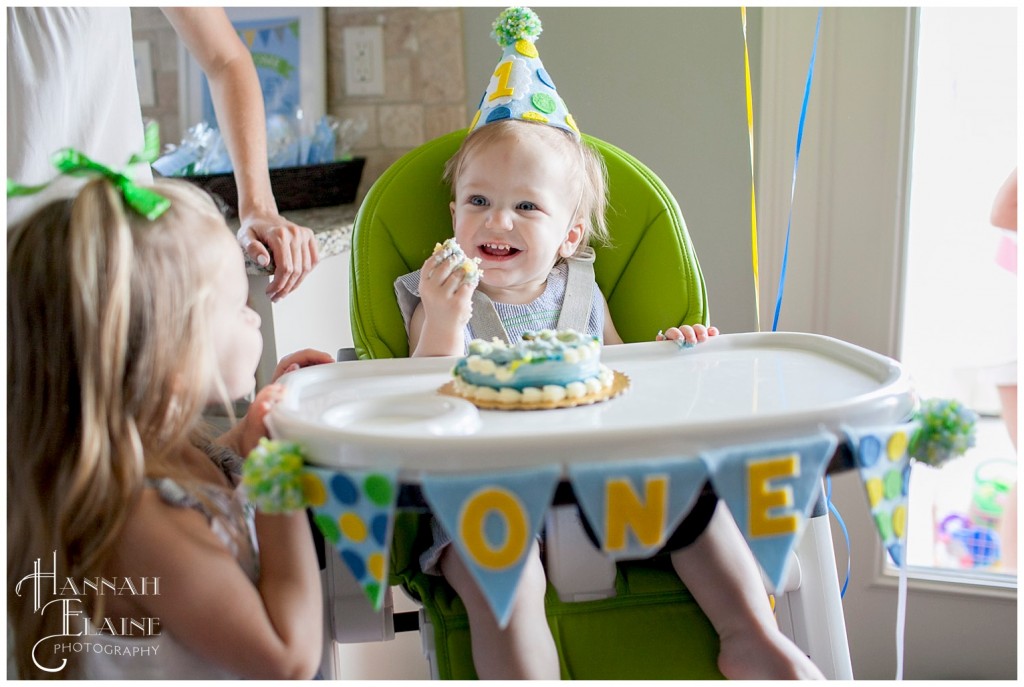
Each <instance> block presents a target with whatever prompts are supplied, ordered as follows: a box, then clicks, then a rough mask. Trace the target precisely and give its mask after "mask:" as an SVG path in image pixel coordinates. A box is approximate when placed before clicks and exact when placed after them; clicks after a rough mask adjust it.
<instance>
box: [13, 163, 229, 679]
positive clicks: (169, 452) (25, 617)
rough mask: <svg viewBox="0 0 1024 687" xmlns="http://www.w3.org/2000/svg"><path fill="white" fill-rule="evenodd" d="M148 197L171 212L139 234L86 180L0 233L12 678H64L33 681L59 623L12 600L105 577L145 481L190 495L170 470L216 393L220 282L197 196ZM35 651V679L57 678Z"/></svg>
mask: <svg viewBox="0 0 1024 687" xmlns="http://www.w3.org/2000/svg"><path fill="white" fill-rule="evenodd" d="M152 188H153V189H154V190H155V191H157V192H158V193H160V194H161V195H163V196H165V197H167V198H168V199H170V201H171V207H170V209H169V210H167V211H166V212H165V213H164V214H163V215H162V216H161V217H160V218H159V219H157V220H155V221H152V222H150V221H147V220H145V219H144V218H142V217H140V216H139V215H137V214H136V213H134V212H132V211H130V210H129V211H126V210H125V208H124V204H123V201H122V199H121V196H120V194H119V193H118V191H116V190H115V188H114V187H113V186H112V185H111V184H110V182H108V181H107V180H106V179H96V180H94V181H91V182H89V183H88V184H86V185H85V186H84V187H83V188H82V189H81V191H80V192H79V193H78V195H77V196H76V197H75V198H73V199H67V200H60V201H55V202H52V203H50V204H49V205H47V206H45V207H43V208H42V209H41V210H39V211H37V212H36V213H35V214H34V215H33V216H32V217H30V218H29V219H27V220H26V221H25V222H23V223H22V224H21V225H20V226H18V227H16V228H15V229H13V230H12V231H11V232H9V233H8V238H7V260H8V262H7V449H8V452H7V496H8V500H7V533H8V551H7V566H8V569H7V579H8V580H9V584H10V586H9V587H8V617H9V618H10V620H11V622H12V624H13V627H14V629H15V653H16V659H17V662H18V667H19V673H20V676H21V677H23V678H25V677H43V676H45V677H50V678H53V677H74V671H75V667H76V666H75V661H73V660H71V661H69V665H68V666H67V668H69V669H70V672H71V675H66V674H65V673H66V672H69V671H66V670H62V671H60V672H56V673H44V672H42V671H40V670H39V669H38V668H37V667H36V666H35V665H34V663H33V661H32V647H33V644H35V642H36V641H38V640H39V639H41V638H43V637H47V636H50V635H59V633H60V631H61V630H60V624H59V623H60V622H61V618H60V617H59V616H60V614H59V613H56V612H54V611H53V608H51V609H50V612H48V613H43V614H41V613H39V612H38V611H37V609H35V608H33V606H34V603H33V599H32V598H31V596H30V595H27V594H25V593H24V591H22V594H21V596H18V595H17V594H15V593H12V592H14V585H16V584H17V581H18V580H20V579H22V578H23V577H25V576H26V575H28V574H29V573H31V572H32V570H33V564H34V563H35V562H36V561H37V560H41V561H43V566H44V568H48V567H49V565H50V562H51V561H52V557H53V556H54V555H55V556H56V570H55V573H56V575H57V579H60V580H62V579H64V578H66V577H67V578H71V579H73V580H75V581H76V583H77V581H79V580H82V579H84V578H95V577H98V576H102V575H103V572H104V567H105V565H106V564H107V563H108V561H109V560H110V556H111V554H112V552H113V550H114V547H115V543H116V541H117V538H118V534H119V533H120V531H121V529H122V527H123V525H124V522H125V519H126V516H127V514H128V513H129V511H130V508H131V506H132V504H133V503H134V501H135V499H136V498H137V497H138V496H139V494H140V491H141V489H142V487H143V485H144V480H145V478H153V477H160V476H171V475H173V476H175V477H176V478H180V479H182V480H183V481H184V482H185V483H186V484H188V483H189V478H188V476H187V475H185V474H182V472H181V470H182V469H181V468H180V467H177V466H176V465H175V464H174V462H173V460H172V458H173V456H174V455H175V453H176V451H177V450H179V449H180V447H181V446H182V442H185V441H189V440H197V439H198V433H199V432H200V431H201V424H202V418H201V414H202V412H203V410H204V407H205V405H206V402H207V399H208V398H209V396H210V389H211V380H218V379H219V378H220V377H219V374H218V371H217V369H216V366H215V364H214V360H213V355H212V346H211V344H210V338H209V334H208V332H207V329H208V326H207V324H206V322H207V318H206V317H205V316H204V312H205V308H206V303H207V301H208V299H209V294H210V291H211V288H210V284H211V278H212V275H213V274H215V272H216V270H218V269H220V267H219V266H218V265H216V264H210V263H212V262H213V261H212V259H211V258H207V257H205V254H206V252H205V251H204V245H205V244H207V243H208V242H209V241H210V239H211V237H212V236H213V235H214V233H215V232H217V231H228V229H227V227H226V226H225V225H224V221H223V219H222V218H221V217H220V215H219V213H218V212H217V209H216V207H215V206H214V204H213V202H212V201H211V200H210V198H209V197H208V196H206V194H204V193H203V192H201V191H199V190H198V189H196V188H195V187H192V186H191V185H189V184H186V183H184V182H160V183H158V184H155V185H154V186H153V187H152ZM213 383H214V388H215V389H221V390H222V389H223V388H224V385H223V382H220V383H219V384H218V383H217V382H216V381H215V382H213ZM222 395H223V394H222ZM39 586H40V588H41V589H43V591H44V595H43V596H44V598H43V599H42V603H44V604H45V603H46V601H48V600H49V598H48V597H50V596H52V595H48V594H46V593H45V589H46V587H47V585H45V584H40V585H39ZM59 587H60V585H59V584H58V588H59ZM95 601H96V603H95V604H94V605H93V606H92V607H91V608H90V609H89V610H90V611H91V613H92V615H93V616H94V617H98V616H100V615H101V613H102V603H101V602H102V596H97V597H95ZM50 644H51V646H52V642H51V643H50ZM40 649H42V650H43V653H42V654H40V653H38V652H37V654H36V657H37V658H40V657H42V660H41V661H40V662H41V663H42V664H43V665H49V666H52V667H57V666H59V665H60V662H61V658H59V657H56V656H54V655H53V653H52V652H51V653H49V655H47V654H46V649H47V647H43V645H42V644H40ZM71 658H72V659H73V658H74V655H73V654H72V655H71Z"/></svg>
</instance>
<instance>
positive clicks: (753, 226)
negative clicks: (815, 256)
mask: <svg viewBox="0 0 1024 687" xmlns="http://www.w3.org/2000/svg"><path fill="white" fill-rule="evenodd" d="M740 19H741V20H742V22H743V69H744V72H745V76H746V86H747V137H748V138H749V139H750V254H751V261H752V263H753V270H754V318H755V322H756V323H757V331H761V280H760V277H759V276H758V270H757V202H756V199H755V197H754V97H753V95H752V93H751V90H750V52H749V50H748V49H747V8H746V7H740Z"/></svg>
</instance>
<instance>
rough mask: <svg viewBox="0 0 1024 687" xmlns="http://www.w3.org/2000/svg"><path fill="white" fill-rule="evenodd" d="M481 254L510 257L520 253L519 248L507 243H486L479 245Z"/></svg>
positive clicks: (492, 256) (493, 256)
mask: <svg viewBox="0 0 1024 687" xmlns="http://www.w3.org/2000/svg"><path fill="white" fill-rule="evenodd" d="M477 249H478V250H479V251H480V254H481V255H484V256H487V257H489V258H510V257H512V256H513V255H515V254H516V253H519V252H520V250H519V249H518V248H513V247H512V246H510V245H508V244H507V243H484V244H481V245H480V246H477Z"/></svg>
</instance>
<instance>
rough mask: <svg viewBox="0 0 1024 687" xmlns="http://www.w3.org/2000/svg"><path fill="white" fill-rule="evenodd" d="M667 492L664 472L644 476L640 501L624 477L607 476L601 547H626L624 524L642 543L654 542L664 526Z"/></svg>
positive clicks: (648, 546)
mask: <svg viewBox="0 0 1024 687" xmlns="http://www.w3.org/2000/svg"><path fill="white" fill-rule="evenodd" d="M667 496H668V477H667V476H666V475H647V476H645V477H644V498H643V500H642V501H641V500H640V497H639V496H638V495H637V493H636V491H635V490H634V489H633V484H632V482H630V481H629V480H628V479H625V478H619V479H609V480H608V481H607V482H606V483H605V497H606V498H605V503H606V508H605V530H604V531H605V545H604V548H605V551H622V550H624V549H625V548H626V527H627V526H628V527H630V528H632V530H633V533H634V534H635V535H636V538H637V541H639V542H640V544H641V545H642V546H644V547H647V548H650V547H654V546H658V545H659V544H661V542H662V534H663V530H664V529H665V519H666V513H665V511H666V507H667Z"/></svg>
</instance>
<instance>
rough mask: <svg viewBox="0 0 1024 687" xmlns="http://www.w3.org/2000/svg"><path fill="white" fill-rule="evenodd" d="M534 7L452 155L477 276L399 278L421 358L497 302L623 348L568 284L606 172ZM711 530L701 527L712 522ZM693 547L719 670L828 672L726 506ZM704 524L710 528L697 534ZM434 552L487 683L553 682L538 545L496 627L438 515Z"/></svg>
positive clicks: (428, 561) (600, 312) (597, 297)
mask: <svg viewBox="0 0 1024 687" xmlns="http://www.w3.org/2000/svg"><path fill="white" fill-rule="evenodd" d="M539 33H540V25H539V21H538V20H537V18H536V15H535V14H533V13H532V12H530V11H529V10H526V9H524V8H512V9H510V10H506V11H505V12H503V13H502V15H501V16H499V18H498V21H496V22H495V36H496V37H497V38H498V42H499V45H502V47H504V48H505V55H504V57H503V59H502V61H501V62H499V65H498V68H497V69H496V70H495V72H494V77H493V78H492V79H491V82H490V84H489V86H488V89H487V91H486V93H485V95H484V98H483V100H482V101H481V110H480V111H479V112H478V113H477V116H476V117H475V118H474V120H473V122H472V124H471V125H470V129H471V131H470V133H469V135H468V136H467V137H466V139H465V141H464V143H463V144H462V146H461V148H460V149H459V151H458V152H457V153H456V154H455V156H454V157H453V158H452V159H451V160H450V161H449V162H448V164H447V165H446V167H445V170H444V179H445V181H447V182H448V183H449V184H450V186H451V188H452V195H453V198H454V199H453V201H452V202H451V205H450V207H451V213H452V228H453V232H454V235H455V239H456V240H457V242H458V244H459V245H460V246H461V247H462V249H463V250H464V251H465V256H466V258H467V259H468V260H471V261H474V262H475V260H476V259H479V268H480V271H481V272H482V274H480V275H479V279H477V278H476V277H474V278H467V274H469V273H473V272H475V270H469V271H468V272H467V270H466V269H464V268H463V267H462V265H463V264H464V262H463V261H460V260H455V259H451V260H449V259H445V260H440V261H439V260H437V259H436V258H435V256H433V255H432V256H431V257H429V258H428V259H427V260H426V262H425V263H424V264H423V267H422V268H421V269H420V270H418V271H417V272H414V273H411V274H408V275H405V276H403V277H400V278H399V279H398V280H397V281H396V283H395V288H396V293H397V295H398V299H399V304H400V306H401V308H402V312H403V316H404V318H405V322H406V328H407V331H408V335H409V350H410V351H411V355H413V356H455V355H463V354H464V353H465V350H466V346H467V344H468V343H469V341H470V340H472V339H473V338H474V307H476V308H477V312H479V309H481V308H493V309H494V311H495V312H496V313H497V316H498V319H500V321H501V323H502V325H503V327H504V329H505V331H506V333H507V336H508V338H509V340H510V341H516V340H518V339H519V338H520V336H521V334H522V333H523V332H525V331H529V330H540V329H553V328H555V326H556V324H557V322H558V320H559V314H560V312H561V311H562V310H563V309H565V308H567V307H570V304H572V306H571V307H578V304H579V302H580V301H581V300H582V301H583V305H584V307H589V316H588V317H587V320H586V332H587V333H588V334H592V335H596V336H599V337H601V338H602V340H603V342H604V343H605V344H617V343H622V340H621V338H620V337H619V335H618V334H617V333H616V331H615V326H614V324H613V323H612V320H611V317H610V316H609V315H608V307H607V303H606V302H605V299H604V297H603V295H602V294H601V291H600V289H599V288H598V287H597V284H596V283H594V282H593V279H592V276H591V278H590V281H589V282H588V283H587V286H586V287H585V288H582V289H579V288H575V289H567V284H568V283H574V284H575V283H579V282H576V281H570V280H569V279H568V274H569V272H570V270H571V269H572V268H571V266H570V265H571V264H572V261H579V260H582V261H587V260H593V253H592V252H591V251H590V249H589V248H588V244H589V242H590V241H591V240H594V241H597V242H607V241H608V231H607V226H606V223H605V218H604V215H605V208H606V183H605V179H606V174H605V170H604V164H603V161H602V158H601V156H600V155H599V154H598V153H597V152H596V151H594V150H593V149H592V148H591V147H590V146H588V145H587V144H586V143H585V142H584V141H583V140H582V138H581V136H580V133H579V130H578V129H577V127H576V123H575V121H574V120H573V118H572V115H570V114H569V113H568V112H567V110H566V108H565V104H564V103H563V102H562V100H561V98H560V97H558V95H557V93H556V92H555V90H554V86H553V83H552V81H551V79H550V76H549V75H548V74H547V72H546V71H544V69H543V66H542V65H541V63H540V60H539V57H538V55H537V49H536V47H535V46H534V44H533V41H534V40H535V39H536V36H537V35H538V34H539ZM717 333H718V331H717V329H716V328H715V327H705V326H703V325H701V324H695V325H693V326H690V325H681V326H678V327H675V326H673V327H669V328H668V329H667V330H666V331H665V334H664V335H663V334H661V333H660V332H659V333H658V335H657V338H658V339H659V340H660V339H663V338H668V339H675V340H678V341H680V342H681V343H685V344H696V343H699V342H703V341H706V340H707V338H708V337H710V336H715V335H716V334H717ZM705 525H706V527H705ZM686 526H687V527H689V529H690V530H692V531H694V532H695V533H696V536H695V538H691V539H690V540H689V541H686V540H685V539H677V540H675V541H673V546H676V547H680V548H676V550H674V551H673V552H672V553H671V561H672V565H673V567H674V569H675V570H676V572H677V573H678V575H679V577H680V579H681V580H682V581H683V583H684V584H686V586H687V587H688V589H689V590H690V592H691V593H692V594H693V596H694V598H695V599H696V600H697V602H698V604H700V606H701V608H702V609H703V610H704V612H705V613H706V614H707V616H708V618H709V619H710V621H711V623H712V625H713V626H714V628H715V630H716V631H717V633H718V635H719V637H720V640H721V650H720V653H719V656H718V666H719V669H720V670H721V671H722V673H723V674H724V675H725V676H726V677H729V678H734V679H753V678H776V679H784V678H790V679H791V678H811V679H823V675H822V674H821V672H820V671H819V670H818V669H817V667H816V666H815V665H814V664H813V663H812V662H811V661H810V659H809V658H808V657H807V656H805V655H804V654H803V653H802V652H801V651H800V650H799V649H798V648H797V647H796V645H794V644H793V643H792V642H790V641H789V639H788V638H786V637H785V635H783V634H782V633H781V631H780V630H779V629H778V627H777V625H776V623H775V619H774V617H773V615H772V612H771V608H770V604H769V601H768V596H767V594H766V592H765V588H764V585H763V583H762V581H761V577H760V573H759V571H758V568H757V563H756V561H755V559H754V557H753V555H752V554H751V553H750V550H749V549H748V548H747V545H746V543H745V542H744V540H743V537H742V535H741V534H740V531H739V529H738V528H737V526H736V524H735V522H733V520H732V516H731V515H730V514H729V513H728V511H727V510H726V509H725V508H724V507H716V508H714V509H713V510H708V512H707V513H705V514H692V515H691V516H690V517H688V519H687V525H686ZM702 529H703V531H701V530H702ZM432 533H433V536H434V544H433V546H432V547H431V548H430V549H429V550H428V551H427V552H425V553H424V554H423V556H422V557H421V559H420V562H421V566H422V568H423V570H424V571H426V572H428V573H434V574H438V573H439V574H442V575H443V576H444V577H445V578H446V579H447V580H448V581H449V582H450V583H451V585H452V587H453V588H454V589H455V591H456V592H457V593H458V594H459V596H460V598H461V599H462V601H463V603H464V604H465V606H466V609H467V612H468V615H469V624H470V631H471V637H472V640H471V641H472V651H473V663H474V666H475V667H476V671H477V674H478V675H479V676H480V677H481V678H531V679H557V678H558V677H559V665H558V656H557V651H556V649H555V645H554V640H553V639H552V635H551V631H550V629H549V628H548V625H547V621H546V616H545V613H544V593H545V588H546V579H545V575H544V569H543V566H542V564H541V560H540V555H539V550H538V546H537V544H536V543H534V545H533V548H532V550H531V552H530V554H529V560H528V562H527V563H526V566H525V568H524V572H523V575H522V578H521V579H520V582H519V586H518V588H517V590H516V597H515V601H514V603H513V610H512V613H511V617H510V619H509V621H508V623H507V625H506V626H505V627H504V628H502V627H500V626H499V624H498V623H497V621H496V620H495V618H494V616H493V615H492V614H491V611H490V609H489V607H488V605H487V603H486V600H485V599H484V597H483V595H482V594H481V593H480V592H479V590H478V589H477V586H476V584H475V582H474V581H473V579H472V577H471V575H470V573H469V571H468V569H467V567H466V565H465V564H464V563H463V562H462V561H461V560H460V558H459V556H458V554H457V553H454V552H453V551H452V547H451V540H450V538H449V536H448V534H447V533H446V532H444V530H443V529H442V528H441V527H440V525H439V524H438V523H437V521H436V520H433V521H432Z"/></svg>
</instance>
